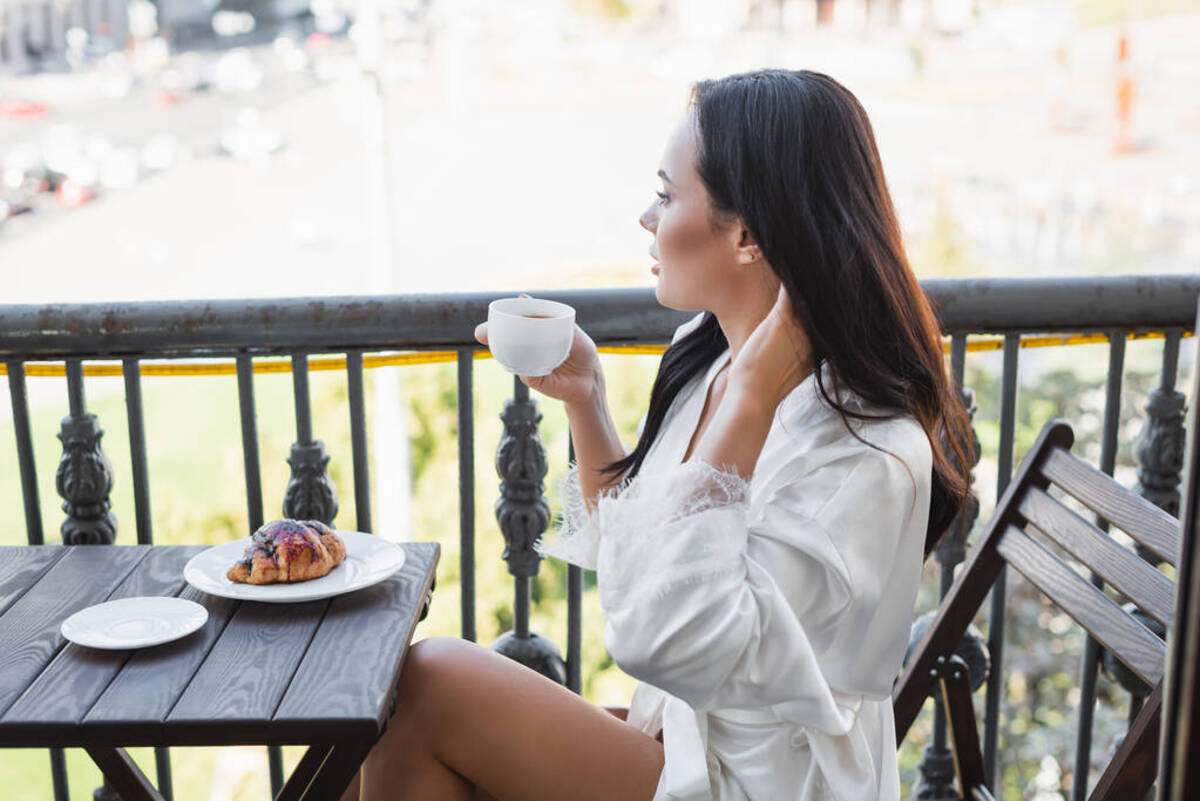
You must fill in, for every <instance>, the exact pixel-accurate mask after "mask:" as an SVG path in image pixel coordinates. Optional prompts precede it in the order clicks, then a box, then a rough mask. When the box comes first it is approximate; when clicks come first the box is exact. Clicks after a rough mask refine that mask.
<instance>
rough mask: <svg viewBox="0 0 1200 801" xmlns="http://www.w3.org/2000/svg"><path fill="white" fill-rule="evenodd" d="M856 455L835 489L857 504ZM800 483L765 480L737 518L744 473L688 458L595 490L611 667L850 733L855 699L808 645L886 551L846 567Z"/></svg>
mask: <svg viewBox="0 0 1200 801" xmlns="http://www.w3.org/2000/svg"><path fill="white" fill-rule="evenodd" d="M867 458H868V460H869V461H871V462H872V463H873V464H872V465H870V466H869V467H868V469H866V470H860V469H858V468H854V469H850V470H848V471H847V475H846V479H847V481H846V482H845V486H843V488H842V489H840V490H839V491H838V493H837V495H842V493H843V491H845V492H846V493H847V495H846V496H845V497H846V498H849V499H854V498H855V497H856V496H857V499H858V500H857V501H856V502H855V505H857V506H860V507H861V506H864V505H867V504H864V503H863V502H862V499H863V498H867V497H871V496H870V495H869V494H865V495H864V494H862V493H864V492H867V491H868V487H867V485H869V484H873V483H876V482H877V481H878V479H880V478H881V476H880V475H878V472H877V468H878V465H879V463H878V462H877V461H876V460H872V459H870V457H867ZM804 489H805V488H804V485H803V483H799V484H797V483H792V484H785V485H784V486H781V487H778V488H777V489H776V490H775V491H773V492H772V494H771V496H770V497H769V498H768V499H767V501H766V503H765V505H764V506H763V507H762V512H761V513H760V514H758V515H757V516H756V519H755V520H753V521H750V520H748V518H747V514H748V512H747V508H748V494H749V485H748V484H747V482H746V481H744V480H743V479H742V478H741V477H739V476H738V475H737V474H736V473H735V472H725V471H723V470H720V469H717V468H714V467H712V466H710V465H709V464H707V463H705V462H703V461H697V462H687V463H684V464H682V465H677V466H674V467H672V468H669V469H666V470H662V471H658V472H656V473H655V474H652V475H645V476H642V475H640V474H639V476H638V478H637V479H635V480H634V481H633V482H632V483H631V484H630V485H629V486H628V487H627V488H626V490H625V492H624V493H623V494H622V495H621V496H619V497H616V498H602V499H601V500H600V503H599V505H598V507H597V514H596V518H597V519H596V520H595V521H594V525H595V526H596V527H598V529H599V530H600V532H601V535H602V536H600V537H599V547H598V552H597V556H598V565H599V566H598V568H597V570H598V573H597V576H598V584H599V590H600V600H601V604H602V606H603V608H604V611H605V615H606V618H607V620H606V626H605V645H606V647H607V648H608V651H609V653H610V654H611V656H612V657H613V659H614V660H615V661H616V663H617V665H618V666H619V667H621V668H622V670H624V671H625V672H626V673H628V674H630V675H631V676H634V677H635V678H638V679H640V680H642V681H645V682H647V683H649V684H652V685H654V686H656V687H659V688H661V689H663V690H665V691H666V692H668V693H670V694H671V695H673V696H675V697H677V698H680V699H682V700H683V701H685V702H686V703H687V704H688V705H689V706H691V707H692V708H693V709H695V710H697V711H707V710H712V709H724V708H729V707H734V708H757V707H767V706H770V707H773V708H774V709H775V711H776V712H777V713H778V714H780V716H781V717H783V718H784V719H786V720H790V721H792V722H795V723H797V724H799V725H803V726H806V727H811V728H815V729H818V730H820V731H824V732H827V733H830V734H845V733H846V732H847V731H849V730H850V728H851V726H852V725H853V723H854V716H855V712H856V710H857V708H858V705H859V704H861V700H862V696H861V695H854V694H847V693H843V692H839V691H836V690H834V689H832V688H831V686H830V683H829V681H828V680H827V677H826V676H825V675H824V673H823V671H822V667H821V664H820V660H819V657H818V646H817V644H818V643H823V642H827V641H829V639H830V638H831V637H833V636H840V632H841V630H842V629H843V627H844V626H845V625H847V622H848V621H847V620H846V619H845V618H846V616H845V614H844V613H845V612H846V610H847V609H849V608H850V607H851V605H852V600H854V596H855V595H862V594H864V593H865V594H866V595H867V596H870V595H872V593H874V592H875V590H874V588H873V587H872V586H870V585H871V583H872V581H874V579H872V575H873V574H878V573H883V572H886V570H887V568H886V567H885V565H886V562H885V561H884V560H886V559H887V555H886V554H885V553H884V554H881V557H882V558H881V559H879V560H877V563H876V564H875V565H874V566H873V567H872V568H868V569H865V570H864V571H863V572H864V575H862V576H859V575H852V571H851V570H850V569H849V568H848V567H847V565H846V563H845V561H844V560H843V558H842V555H841V553H840V551H839V549H838V548H837V547H835V545H834V542H833V539H832V538H831V536H830V534H829V532H828V531H827V529H826V527H825V525H823V524H822V522H821V521H823V520H824V519H825V517H824V515H821V514H819V513H818V512H819V509H818V510H814V508H813V506H812V504H811V500H812V499H811V497H807V498H806V497H805V492H804ZM878 489H879V488H878V486H876V487H875V490H876V491H878ZM809 494H811V493H809ZM829 505H830V502H826V503H824V504H823V505H822V507H821V508H824V507H828V506H829ZM891 526H892V528H893V529H894V528H895V524H894V522H893V523H892V524H891ZM873 529H874V530H869V531H861V532H856V536H857V535H861V536H862V537H863V538H866V539H870V538H873V537H876V536H886V531H887V524H886V523H882V524H880V525H876V526H873ZM892 539H893V540H894V539H896V536H895V532H894V531H893V533H892ZM881 546H882V547H886V545H885V544H884V543H882V542H881ZM875 583H876V584H878V581H875ZM878 599H879V597H878V595H877V594H876V595H875V599H874V600H876V601H878ZM868 601H870V598H868ZM868 605H869V604H868ZM909 611H910V612H911V610H909ZM904 634H905V635H907V631H905V632H904ZM866 650H867V652H868V653H869V650H870V649H866ZM864 656H865V657H866V658H869V656H867V654H866V653H864Z"/></svg>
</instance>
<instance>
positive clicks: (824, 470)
mask: <svg viewBox="0 0 1200 801" xmlns="http://www.w3.org/2000/svg"><path fill="white" fill-rule="evenodd" d="M806 384H807V385H808V386H805V385H806ZM827 389H828V395H829V399H826V398H825V397H824V396H823V395H822V394H821V393H820V391H819V389H818V388H817V387H816V382H815V381H806V382H804V383H802V384H801V385H800V386H799V387H797V388H796V389H795V390H793V394H792V395H789V397H788V398H787V399H786V400H785V402H784V403H782V404H780V408H779V410H778V414H777V418H776V420H775V423H774V428H773V436H772V437H770V438H769V439H768V442H769V443H770V446H769V447H767V448H764V453H763V455H762V457H760V464H759V467H761V468H763V469H761V470H759V469H757V468H756V478H759V479H760V480H759V482H758V483H759V484H760V487H761V489H760V492H759V493H758V494H759V495H760V497H761V496H762V495H763V494H771V493H772V492H776V493H778V492H780V491H782V492H785V493H787V494H791V495H794V496H796V497H797V499H800V498H802V499H803V500H804V506H806V507H808V508H809V510H810V512H811V513H813V514H815V513H816V511H817V510H819V509H821V508H823V507H824V505H825V504H826V503H827V502H828V501H829V500H830V499H832V498H833V497H834V496H835V495H838V496H842V497H846V494H847V493H849V494H854V493H859V492H881V493H883V492H888V491H895V492H896V493H898V494H905V495H907V494H909V492H911V491H914V490H915V491H916V493H917V494H920V492H921V491H922V490H923V484H924V485H928V484H929V482H930V481H931V477H932V474H931V470H932V451H931V448H930V444H929V438H928V436H927V435H926V433H925V429H924V428H923V427H922V425H921V424H920V422H919V421H917V420H916V419H915V418H914V417H913V416H912V415H910V414H905V413H900V412H894V411H888V410H883V409H878V408H873V407H871V406H870V405H869V404H866V403H863V402H861V400H860V399H858V398H857V396H854V395H853V394H852V393H848V392H847V391H845V390H843V391H842V392H841V393H840V394H839V395H838V396H837V398H836V399H837V400H838V401H839V402H840V403H842V404H843V405H844V406H845V407H846V408H847V410H848V411H849V412H851V413H855V414H860V415H864V416H866V417H867V418H868V419H863V418H862V417H855V416H853V414H847V415H844V416H843V415H842V414H841V413H840V412H839V411H838V410H837V409H836V408H834V406H833V405H832V404H831V403H830V402H829V401H830V400H832V399H834V398H835V396H834V389H833V388H832V387H828V386H827ZM800 393H804V394H805V395H807V396H808V397H795V396H797V395H799V394H800ZM772 440H773V441H772Z"/></svg>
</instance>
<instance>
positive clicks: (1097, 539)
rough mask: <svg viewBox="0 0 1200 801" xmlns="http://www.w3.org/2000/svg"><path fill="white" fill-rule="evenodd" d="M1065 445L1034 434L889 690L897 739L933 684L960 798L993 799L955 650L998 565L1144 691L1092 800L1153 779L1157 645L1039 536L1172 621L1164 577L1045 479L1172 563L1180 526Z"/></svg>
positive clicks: (1138, 793)
mask: <svg viewBox="0 0 1200 801" xmlns="http://www.w3.org/2000/svg"><path fill="white" fill-rule="evenodd" d="M1073 442H1074V433H1073V432H1072V430H1071V427H1070V426H1069V425H1068V424H1067V423H1065V422H1062V421H1058V420H1055V421H1051V422H1050V423H1048V424H1047V425H1046V426H1045V428H1043V429H1042V432H1041V434H1040V435H1039V436H1038V439H1037V442H1036V443H1035V444H1034V446H1033V448H1032V449H1031V450H1030V451H1029V453H1028V454H1027V455H1026V457H1025V460H1024V461H1023V462H1022V463H1021V466H1020V467H1019V468H1018V470H1017V474H1016V475H1015V476H1014V478H1013V480H1012V482H1011V483H1010V484H1009V486H1008V489H1007V491H1005V493H1004V497H1002V498H1001V499H1000V502H999V503H998V504H997V507H996V512H995V514H994V515H993V516H992V519H991V520H990V521H989V523H988V524H987V526H986V527H985V529H984V532H983V536H982V538H981V539H980V542H979V544H978V545H977V546H976V548H975V550H974V551H973V553H972V554H971V556H970V557H969V559H968V561H967V563H966V564H965V565H964V566H963V567H962V569H961V570H960V571H959V573H958V577H957V578H956V579H955V581H954V584H953V585H952V586H951V588H950V590H949V592H948V593H947V594H946V597H945V598H944V599H943V600H942V602H941V604H940V606H939V608H938V611H937V614H936V616H935V617H934V620H933V623H931V624H930V626H929V628H928V630H927V631H926V633H925V636H924V638H923V639H922V640H921V642H920V644H919V645H918V646H917V648H916V650H915V651H914V652H913V655H912V657H911V658H910V660H909V662H908V665H907V667H906V668H905V671H904V673H903V674H902V675H901V676H900V679H899V681H898V682H897V683H896V687H895V690H894V691H893V696H892V697H893V706H894V709H895V717H896V741H897V745H899V743H900V742H902V741H903V740H904V736H905V734H907V732H908V729H909V727H910V726H911V725H912V723H913V720H914V719H915V718H916V717H917V713H918V712H919V711H920V710H921V707H922V705H923V704H924V703H925V700H926V699H927V698H928V697H929V695H930V693H931V692H932V691H933V690H934V689H935V684H936V685H937V687H936V689H937V690H939V691H940V692H941V695H942V698H943V700H944V706H945V709H946V710H947V714H946V719H947V723H948V729H949V734H950V740H951V749H952V751H953V754H954V761H955V768H956V772H957V775H958V781H959V793H960V795H961V796H962V797H963V798H964V799H971V801H990V800H991V799H992V795H991V794H990V792H989V791H988V789H987V782H986V779H985V774H986V771H985V768H984V764H983V757H982V754H981V751H980V747H979V736H978V732H977V728H976V721H975V712H974V707H973V705H972V702H971V689H970V682H969V679H968V677H967V671H966V665H965V664H964V663H963V662H962V660H961V659H959V658H958V657H956V656H954V651H955V649H956V648H957V646H958V644H959V641H960V640H961V639H962V636H963V634H964V633H965V632H966V630H967V626H968V625H969V624H970V623H971V620H972V618H973V617H974V616H975V613H976V611H977V610H978V609H979V607H980V605H981V604H982V603H983V600H984V598H985V597H987V595H988V591H989V590H990V589H991V586H992V584H993V582H994V581H995V579H996V577H997V576H998V575H999V573H1000V570H1001V568H1002V567H1003V566H1004V565H1005V564H1008V565H1010V566H1011V567H1013V568H1014V569H1016V570H1017V571H1018V572H1020V573H1021V574H1022V575H1024V576H1025V578H1026V579H1028V580H1029V582H1030V583H1031V584H1033V585H1034V586H1035V587H1036V588H1037V589H1038V590H1040V591H1041V592H1042V593H1043V594H1044V595H1045V596H1047V597H1048V598H1049V599H1050V600H1051V601H1052V602H1054V603H1055V604H1056V605H1057V606H1058V607H1059V608H1061V609H1062V610H1063V611H1064V612H1066V613H1067V614H1068V615H1070V617H1071V618H1073V619H1074V620H1075V622H1076V623H1078V624H1079V625H1080V626H1082V627H1083V628H1084V629H1085V630H1087V631H1088V632H1089V633H1090V634H1091V636H1092V637H1094V638H1095V639H1096V640H1097V641H1098V642H1099V643H1100V644H1101V645H1103V646H1104V647H1105V648H1107V649H1108V650H1109V651H1110V652H1111V653H1112V654H1113V656H1115V657H1116V658H1117V659H1118V660H1120V661H1121V662H1122V663H1124V664H1125V666H1126V667H1128V668H1129V669H1130V670H1131V671H1133V672H1134V673H1135V674H1136V675H1137V676H1139V677H1140V678H1141V679H1142V680H1143V681H1145V682H1146V683H1147V685H1149V686H1150V687H1152V688H1153V691H1152V692H1151V694H1150V695H1149V697H1148V698H1147V699H1146V701H1145V703H1144V705H1143V706H1142V709H1141V711H1140V712H1139V714H1138V716H1137V717H1136V719H1135V720H1134V722H1133V725H1132V726H1131V727H1130V730H1129V732H1128V734H1127V735H1126V736H1125V739H1124V741H1123V742H1122V743H1121V746H1120V748H1119V749H1118V750H1117V753H1116V754H1115V755H1114V757H1113V760H1112V762H1111V763H1109V765H1108V767H1107V769H1106V770H1105V771H1104V773H1103V774H1102V775H1101V777H1100V780H1099V781H1098V782H1097V784H1096V786H1095V788H1094V789H1093V791H1092V793H1091V795H1090V796H1089V799H1090V801H1128V800H1129V799H1140V798H1144V797H1145V796H1146V793H1147V791H1148V790H1149V789H1150V787H1151V786H1152V785H1153V783H1154V779H1155V775H1156V773H1157V767H1158V766H1157V760H1158V734H1159V720H1160V712H1161V709H1162V677H1163V669H1164V658H1165V649H1166V646H1165V643H1164V642H1163V640H1162V639H1160V638H1159V637H1158V636H1156V635H1155V634H1153V633H1152V632H1151V631H1150V630H1149V629H1147V628H1146V627H1145V626H1144V625H1142V624H1141V623H1139V622H1138V620H1137V619H1136V618H1134V617H1133V616H1132V615H1130V614H1129V613H1128V612H1126V611H1125V610H1124V609H1122V608H1121V606H1119V605H1118V604H1116V603H1114V602H1113V601H1112V600H1111V599H1110V598H1109V597H1108V596H1107V595H1106V594H1105V593H1104V592H1102V591H1101V590H1099V589H1097V587H1096V586H1094V585H1093V584H1092V583H1091V582H1090V581H1088V579H1087V578H1084V577H1083V576H1081V575H1080V573H1079V572H1077V571H1076V569H1074V568H1073V567H1072V566H1071V565H1070V564H1069V563H1068V561H1067V560H1064V559H1063V558H1060V556H1059V555H1057V554H1056V553H1055V552H1054V551H1052V550H1051V548H1048V547H1047V546H1046V545H1044V544H1043V542H1042V541H1045V542H1050V543H1054V544H1055V545H1056V546H1057V549H1061V550H1062V551H1064V552H1065V553H1066V554H1069V558H1070V559H1073V560H1074V561H1075V562H1076V563H1077V564H1079V565H1082V566H1083V567H1085V568H1087V569H1088V570H1090V571H1091V572H1092V573H1094V574H1095V575H1097V576H1099V577H1100V578H1102V579H1103V580H1104V582H1105V583H1106V585H1107V586H1109V587H1112V588H1115V589H1116V590H1117V591H1118V592H1119V593H1120V594H1122V595H1124V596H1125V597H1126V598H1127V599H1128V600H1130V601H1132V602H1133V603H1134V604H1136V605H1137V607H1138V608H1140V609H1141V610H1142V611H1143V612H1144V613H1146V614H1147V615H1149V616H1150V617H1151V618H1154V619H1155V620H1157V621H1159V622H1160V623H1162V624H1163V625H1165V626H1169V625H1170V623H1171V620H1172V618H1173V616H1174V609H1175V597H1174V592H1175V587H1174V584H1173V583H1172V582H1171V581H1170V580H1169V579H1167V578H1166V577H1165V576H1164V575H1163V574H1162V573H1160V572H1159V571H1158V570H1156V569H1155V568H1153V567H1151V566H1150V565H1149V564H1147V563H1146V562H1145V561H1144V560H1142V559H1141V558H1140V557H1139V556H1137V554H1135V553H1134V552H1132V551H1131V550H1129V549H1127V548H1124V547H1122V546H1121V545H1119V544H1118V543H1117V542H1116V541H1114V540H1113V539H1112V538H1110V537H1109V535H1108V534H1106V533H1105V532H1104V531H1102V530H1101V529H1100V528H1098V527H1097V526H1096V525H1095V524H1094V523H1092V522H1091V521H1089V520H1086V519H1084V518H1083V517H1081V516H1080V515H1078V514H1076V513H1075V512H1074V511H1072V510H1071V509H1069V508H1068V507H1067V506H1066V505H1064V504H1063V503H1061V502H1060V501H1058V500H1057V499H1056V498H1054V497H1052V496H1051V495H1050V493H1049V492H1048V491H1047V490H1048V489H1049V487H1050V485H1054V486H1055V487H1057V488H1058V489H1059V490H1061V491H1062V492H1063V493H1064V494H1066V495H1068V496H1070V497H1072V498H1074V499H1076V500H1077V501H1079V502H1080V503H1082V504H1083V506H1085V507H1087V508H1088V509H1090V510H1091V511H1092V512H1094V513H1096V514H1097V515H1098V516H1099V517H1100V518H1102V519H1103V520H1106V521H1108V522H1109V523H1110V524H1111V525H1113V526H1115V527H1117V528H1119V529H1121V530H1122V531H1124V532H1125V533H1126V534H1128V535H1129V536H1130V537H1132V538H1133V539H1134V540H1135V541H1137V542H1138V543H1140V544H1141V545H1143V546H1144V547H1146V548H1147V549H1149V550H1150V551H1152V552H1153V553H1155V554H1156V555H1158V556H1159V557H1161V558H1163V559H1165V560H1166V561H1167V562H1169V563H1171V564H1172V565H1174V564H1175V561H1176V558H1177V552H1178V549H1179V521H1178V520H1176V519H1175V518H1174V517H1172V516H1171V515H1169V514H1167V513H1166V512H1164V511H1162V510H1161V509H1159V508H1158V507H1157V506H1155V505H1154V504H1152V503H1150V502H1149V501H1147V500H1146V499H1144V498H1142V497H1140V496H1138V495H1136V494H1135V493H1133V492H1132V491H1131V490H1128V489H1126V488H1125V487H1123V486H1121V485H1120V484H1118V483H1117V482H1115V481H1113V479H1112V478H1110V477H1109V476H1107V475H1105V474H1104V473H1101V472H1100V471H1098V470H1096V469H1095V468H1093V467H1091V466H1090V465H1088V464H1087V463H1085V462H1083V461H1081V460H1080V459H1078V458H1076V457H1075V456H1073V455H1072V454H1071V453H1070V447H1071V445H1072V443H1073Z"/></svg>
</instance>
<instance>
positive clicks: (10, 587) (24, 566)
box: [0, 545, 67, 615]
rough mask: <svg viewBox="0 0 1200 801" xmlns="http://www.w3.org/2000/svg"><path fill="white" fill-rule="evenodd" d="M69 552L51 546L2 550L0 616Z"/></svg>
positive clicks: (0, 549)
mask: <svg viewBox="0 0 1200 801" xmlns="http://www.w3.org/2000/svg"><path fill="white" fill-rule="evenodd" d="M66 552H67V549H66V548H61V547H56V546H51V545H46V546H42V547H40V548H31V547H28V546H24V545H5V546H3V547H0V615H3V614H4V613H5V612H6V611H7V610H8V607H9V606H11V605H12V604H14V603H16V601H17V600H19V599H20V598H21V596H22V595H24V594H25V593H26V592H27V591H28V590H29V588H30V587H32V586H33V585H34V584H35V583H37V580H38V579H40V578H41V577H42V574H43V573H45V572H46V571H47V570H49V569H50V568H51V567H52V566H53V565H54V563H55V562H57V561H58V560H59V559H61V558H62V557H63V555H64V554H65V553H66Z"/></svg>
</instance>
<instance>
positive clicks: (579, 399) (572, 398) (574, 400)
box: [475, 294, 604, 404]
mask: <svg viewBox="0 0 1200 801" xmlns="http://www.w3.org/2000/svg"><path fill="white" fill-rule="evenodd" d="M521 297H528V295H524V294H522V295H521ZM487 326H488V324H487V323H486V322H483V323H480V324H479V325H477V326H475V339H476V340H478V341H479V342H480V343H482V344H484V345H486V344H487V343H488V338H487ZM603 375H604V372H603V369H602V368H601V366H600V353H599V351H597V350H596V343H595V342H593V341H592V338H591V337H589V336H588V335H587V334H585V333H584V331H583V329H582V328H580V327H579V326H578V325H576V326H575V338H574V339H573V340H572V341H571V350H570V352H568V353H567V358H566V361H564V362H563V363H562V364H560V365H559V366H558V367H556V368H554V370H552V371H551V372H549V373H547V374H546V375H539V376H526V375H523V376H520V379H521V382H522V383H523V384H525V386H527V387H529V388H530V389H536V390H537V391H538V392H540V393H542V394H543V395H547V396H549V397H551V398H557V399H558V400H560V401H562V402H563V403H567V404H582V403H585V402H587V401H588V400H590V399H591V397H592V396H593V394H594V393H595V392H596V391H597V390H598V389H600V387H601V385H602V381H603Z"/></svg>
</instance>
